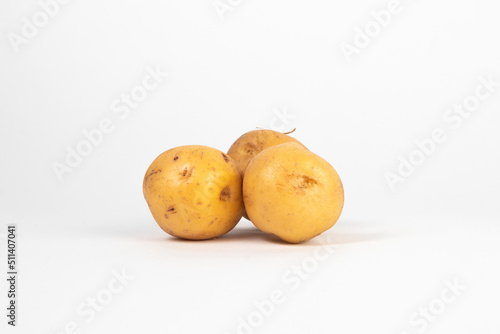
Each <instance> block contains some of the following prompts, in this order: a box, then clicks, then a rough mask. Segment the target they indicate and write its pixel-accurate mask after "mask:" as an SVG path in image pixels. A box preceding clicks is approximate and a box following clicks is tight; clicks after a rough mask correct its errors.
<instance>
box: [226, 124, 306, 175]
mask: <svg viewBox="0 0 500 334" xmlns="http://www.w3.org/2000/svg"><path fill="white" fill-rule="evenodd" d="M288 142H295V143H299V144H301V143H300V142H299V141H298V140H297V139H295V138H293V137H290V136H288V135H286V134H283V133H281V132H277V131H273V130H254V131H250V132H247V133H245V134H243V135H242V136H241V137H240V138H238V139H237V140H236V141H235V142H234V143H233V145H231V147H230V148H229V151H227V154H228V155H229V156H230V157H231V158H233V159H234V161H236V164H237V165H238V168H239V169H240V170H241V172H242V174H244V173H245V170H246V169H247V166H248V164H249V163H250V161H252V159H253V158H254V157H255V156H256V155H257V154H259V153H260V152H262V151H263V150H265V149H266V148H269V147H271V146H275V145H279V144H283V143H288ZM301 145H302V144H301ZM304 147H305V146H304Z"/></svg>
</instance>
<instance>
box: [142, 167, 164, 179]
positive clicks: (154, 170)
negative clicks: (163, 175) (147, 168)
mask: <svg viewBox="0 0 500 334" xmlns="http://www.w3.org/2000/svg"><path fill="white" fill-rule="evenodd" d="M160 172H161V169H153V170H152V171H151V172H150V173H149V174H148V175H146V177H145V178H146V179H148V178H149V177H151V176H153V175H155V174H156V173H160Z"/></svg>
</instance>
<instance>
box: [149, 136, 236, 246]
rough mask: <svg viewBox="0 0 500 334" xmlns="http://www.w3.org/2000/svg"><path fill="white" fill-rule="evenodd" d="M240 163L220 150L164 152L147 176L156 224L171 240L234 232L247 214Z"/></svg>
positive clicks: (197, 148)
mask: <svg viewBox="0 0 500 334" xmlns="http://www.w3.org/2000/svg"><path fill="white" fill-rule="evenodd" d="M241 186H242V179H241V175H240V172H239V170H238V168H237V167H236V163H235V162H234V161H233V159H231V157H228V156H227V155H226V154H224V153H223V152H221V151H219V150H216V149H214V148H210V147H206V146H200V145H191V146H180V147H176V148H173V149H170V150H168V151H165V152H163V153H162V154H160V156H158V157H157V158H156V159H155V160H154V161H153V163H152V164H151V166H149V168H148V170H147V172H146V175H145V176H144V183H143V192H144V198H145V199H146V202H147V203H148V206H149V209H150V210H151V213H152V214H153V218H154V219H155V220H156V222H157V223H158V225H160V227H161V228H162V229H163V230H164V231H165V232H167V233H168V234H170V235H173V236H176V237H179V238H184V239H192V240H203V239H210V238H215V237H218V236H221V235H223V234H225V233H227V232H229V231H230V230H231V229H232V228H233V227H234V226H235V225H236V224H237V223H238V221H239V220H240V219H241V216H242V214H243V210H244V209H243V199H242V191H241Z"/></svg>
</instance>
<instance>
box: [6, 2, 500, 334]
mask: <svg viewBox="0 0 500 334" xmlns="http://www.w3.org/2000/svg"><path fill="white" fill-rule="evenodd" d="M46 1H48V0H46ZM46 1H45V2H46ZM42 2H43V0H42ZM222 2H223V3H227V2H226V1H222ZM229 3H231V4H232V5H231V6H232V7H231V8H232V9H231V11H227V12H225V13H224V15H223V18H224V19H221V16H220V15H218V12H217V11H216V9H215V8H214V6H213V4H214V3H213V2H212V0H205V1H180V0H179V1H153V0H144V1H133V0H131V1H118V0H107V1H93V0H90V1H80V0H72V1H69V2H68V3H67V4H64V5H60V8H59V11H58V12H57V13H56V14H55V15H54V16H53V17H51V18H50V19H49V20H48V23H47V24H46V25H45V26H43V27H41V28H39V30H38V32H37V33H35V34H34V36H32V37H30V38H27V39H26V43H24V44H22V45H19V46H18V52H16V50H15V48H14V47H13V45H12V43H11V42H10V41H9V36H10V37H12V34H13V33H15V34H18V35H20V36H21V33H22V31H21V29H22V27H23V25H24V24H25V23H24V22H25V21H23V18H26V19H28V20H30V21H32V17H33V15H35V14H36V13H38V12H39V11H40V10H41V9H40V5H39V3H38V2H37V1H35V0H25V1H9V0H2V1H1V4H0V37H1V38H0V115H1V119H0V148H1V151H0V171H1V174H0V182H1V183H0V225H1V228H2V231H1V232H2V233H3V239H2V240H1V242H2V245H1V247H2V250H1V252H0V254H1V256H2V260H1V262H2V265H1V267H2V268H5V262H6V260H5V258H6V253H5V249H6V246H5V232H6V231H5V230H6V227H5V226H6V225H7V224H12V223H14V224H17V225H18V240H17V242H18V254H19V273H20V276H19V285H18V290H19V299H18V304H19V309H18V326H17V327H16V328H11V326H7V325H6V321H7V318H6V317H5V315H4V314H5V313H6V311H5V307H6V305H7V298H6V293H7V285H6V281H5V279H4V278H3V277H4V274H1V275H2V276H1V277H2V279H1V284H0V289H1V290H0V296H1V297H0V302H1V307H0V309H2V310H3V311H2V312H1V313H2V314H1V316H0V319H2V320H1V324H0V328H2V333H3V332H6V333H11V332H12V333H46V334H49V333H64V328H65V326H66V325H67V324H68V323H72V322H74V323H76V324H77V326H78V331H74V332H75V333H78V332H80V333H139V332H140V333H143V332H144V333H148V332H151V333H231V334H232V333H237V332H238V324H239V323H240V322H239V321H240V320H238V319H246V320H245V321H247V320H248V317H249V316H251V315H252V314H253V316H256V315H255V314H256V313H255V312H257V311H256V310H257V308H256V307H255V304H254V303H255V302H260V301H262V300H264V299H268V298H269V296H270V295H271V292H272V291H273V290H275V289H278V290H280V291H282V292H283V293H284V302H283V303H281V304H279V305H275V306H274V310H273V312H272V314H270V315H268V316H264V317H263V318H262V319H263V321H261V322H262V323H259V325H258V326H256V327H251V328H250V329H248V328H246V331H245V330H243V329H241V328H240V330H239V332H240V333H251V332H253V333H395V334H399V333H403V332H406V333H412V334H413V333H421V332H425V333H471V332H479V333H484V334H489V333H498V332H499V331H500V323H499V321H498V314H499V313H500V301H499V300H500V288H499V286H498V284H499V283H498V282H500V271H499V270H498V265H499V262H500V261H499V260H500V246H499V242H498V241H499V237H500V228H499V223H500V210H499V206H498V205H499V199H500V195H499V191H498V189H499V187H500V177H499V170H500V150H499V148H500V132H499V130H498V128H499V125H500V115H499V108H500V87H496V91H495V92H494V93H492V94H491V95H490V96H489V97H488V98H487V99H485V100H484V101H481V102H480V105H479V106H478V108H477V109H476V110H475V111H474V112H472V113H471V114H470V116H469V117H468V118H467V119H465V120H464V121H463V122H462V123H461V125H460V126H459V127H458V128H456V129H454V128H452V127H451V125H452V124H451V123H447V122H446V121H445V120H444V118H443V117H444V115H445V113H446V111H447V110H448V109H449V108H452V107H453V105H454V104H459V103H462V102H463V101H464V99H466V98H468V97H470V96H473V95H474V92H475V89H476V87H478V85H479V84H480V79H479V78H480V77H483V78H488V76H492V78H493V79H494V80H496V81H497V82H498V81H500V43H499V38H498V31H500V21H499V20H498V13H499V10H500V6H499V5H498V1H493V0H490V1H488V0H479V1H478V0H474V1H473V0H468V1H466V0H458V1H457V0H455V1H451V0H444V1H429V0H420V1H416V0H402V2H401V5H400V6H401V9H400V12H399V13H398V14H396V15H393V16H392V19H391V22H390V23H389V24H388V25H387V26H386V27H383V28H382V29H381V31H380V32H379V33H378V34H377V35H376V36H374V37H372V38H370V41H369V43H367V44H368V45H367V46H366V47H363V48H360V49H359V53H358V54H355V55H353V56H352V58H351V61H350V62H349V61H348V60H347V58H346V57H345V56H344V54H343V53H342V51H341V47H340V46H341V45H342V44H341V43H342V42H346V43H351V44H352V43H353V40H354V38H355V34H356V31H357V30H356V29H357V28H359V29H364V28H365V25H366V24H368V23H369V22H371V21H373V17H372V16H371V15H370V12H371V11H372V10H376V11H379V10H381V9H384V8H386V7H387V4H388V2H387V1H366V0H365V1H350V2H349V1H348V2H342V3H340V2H333V1H326V0H325V1H312V2H305V1H285V0H276V1H256V0H243V1H240V2H237V1H235V0H233V1H229ZM157 66H159V68H161V69H162V70H163V71H166V72H168V73H169V75H168V77H167V78H165V79H164V80H163V82H161V84H159V86H158V87H157V88H156V89H154V90H153V91H151V92H149V93H148V96H147V98H146V99H145V100H144V101H142V102H141V103H140V104H139V106H138V107H137V108H135V109H132V110H131V111H130V114H129V115H128V116H127V117H125V118H124V119H121V118H119V114H116V113H114V112H113V110H112V108H111V105H112V104H113V103H114V101H116V100H117V99H120V96H121V95H122V94H129V93H130V92H131V90H133V89H134V88H135V87H137V86H138V85H141V83H142V80H143V78H144V77H145V76H146V75H147V68H153V69H154V68H156V67H157ZM284 110H286V113H287V114H288V115H291V116H290V117H288V118H287V119H285V120H284V121H283V120H281V119H278V118H277V116H276V115H277V112H278V113H281V114H282V113H283V111H284ZM106 118H109V119H110V120H111V121H112V122H113V124H114V128H113V131H112V132H111V133H109V134H106V135H105V136H104V139H103V140H102V142H101V143H100V144H99V145H97V146H96V147H94V148H93V150H92V152H91V153H90V154H89V155H88V156H86V157H84V158H83V160H82V162H81V163H80V164H79V165H78V166H77V167H76V168H73V170H72V171H71V172H68V173H65V174H64V175H63V177H62V180H59V179H58V177H57V176H56V173H55V172H54V170H53V164H54V163H55V162H59V163H64V162H65V158H66V154H67V147H68V146H69V147H72V148H73V149H74V148H75V147H76V146H77V145H78V144H79V143H81V142H82V141H83V140H85V137H84V136H83V134H82V131H83V130H92V129H95V128H96V127H97V126H98V125H99V122H101V121H102V120H103V119H106ZM276 125H279V126H280V129H283V130H284V131H285V130H291V129H293V128H297V131H296V132H295V133H294V134H293V135H294V136H295V137H296V138H297V139H299V140H300V141H302V142H303V143H304V144H305V145H306V146H307V147H308V148H309V149H311V150H312V151H313V152H315V153H317V154H319V155H321V156H322V157H324V158H325V159H327V160H328V161H329V162H330V163H331V164H332V165H333V166H334V167H335V168H336V169H337V171H338V172H339V174H340V176H341V178H342V180H343V183H344V187H345V193H346V203H345V208H344V212H343V214H342V217H341V218H340V220H339V222H338V223H337V224H336V225H335V226H334V227H333V228H332V229H331V230H329V231H328V232H326V233H325V234H324V235H323V236H322V237H320V238H316V239H314V240H312V241H309V242H307V243H305V244H302V245H286V244H283V243H280V242H276V240H275V239H272V238H270V237H268V236H266V235H264V234H263V233H262V232H259V231H258V230H256V229H255V228H254V227H253V226H252V225H251V223H249V222H248V221H245V220H244V219H243V220H242V221H241V222H240V224H239V225H238V226H237V227H236V228H235V229H234V230H233V231H232V232H230V233H229V234H228V235H226V236H225V237H223V238H219V239H217V240H211V241H204V242H186V241H180V240H177V239H174V238H172V237H170V236H168V235H166V234H165V233H163V232H162V230H161V229H160V228H159V227H158V226H157V225H156V223H155V222H154V220H153V218H152V217H151V215H150V213H149V211H148V208H147V205H146V203H145V201H144V199H143V196H142V178H143V175H144V173H145V171H146V169H147V167H148V166H149V164H150V163H151V162H152V160H153V159H154V158H155V157H156V156H157V155H158V154H160V153H161V152H163V151H165V150H167V149H169V148H171V147H175V146H179V145H187V144H201V145H207V146H212V147H215V148H218V149H220V150H223V151H226V150H227V149H228V148H229V146H230V145H231V143H232V142H233V141H234V140H235V139H236V138H237V137H239V136H240V135H241V134H242V133H244V132H246V131H250V130H253V129H255V128H256V127H261V128H270V127H274V126H276ZM436 128H442V129H443V130H444V131H445V132H446V135H447V140H446V141H445V142H443V143H440V144H438V145H437V146H436V148H435V149H434V151H433V152H432V153H431V154H430V155H429V156H428V157H426V158H425V161H424V162H423V163H422V164H421V165H420V166H417V167H416V169H415V171H414V172H413V173H412V174H411V175H409V176H408V177H406V178H405V182H404V183H398V184H397V185H396V187H395V190H394V191H391V188H390V186H389V184H388V182H387V181H386V177H385V174H386V173H387V172H393V173H396V172H397V169H398V165H399V160H398V157H399V156H403V157H406V158H408V157H409V155H410V154H412V152H415V150H416V148H417V146H416V144H415V143H414V142H415V141H416V140H423V139H425V138H430V136H431V133H432V132H433V130H434V129H436ZM321 245H323V246H321ZM325 245H326V246H327V247H329V248H328V249H329V250H330V251H331V253H322V255H324V254H327V255H328V256H326V258H324V257H322V260H318V259H317V258H315V257H314V254H317V253H318V251H319V250H325V248H320V247H325ZM315 261H316V262H315ZM311 263H312V264H314V263H316V264H317V265H316V266H313V267H311V266H310V265H311ZM303 265H306V267H307V270H309V271H310V272H309V273H308V274H307V277H305V276H304V277H303V278H301V279H300V286H299V287H298V288H296V287H297V286H295V285H293V284H291V283H290V282H287V280H286V277H291V276H289V275H291V272H290V270H291V269H292V268H294V267H299V268H300V267H301V266H303ZM2 270H3V269H2ZM122 270H125V271H126V272H127V273H128V275H130V276H133V277H134V278H133V279H132V280H131V281H130V282H128V284H127V286H125V287H124V288H123V290H122V291H121V292H119V293H116V294H114V295H112V300H111V301H109V303H108V304H106V305H105V306H104V307H103V310H102V311H100V312H96V314H95V318H93V319H92V320H90V321H87V320H89V319H88V317H86V316H82V315H80V314H78V313H77V308H78V307H79V306H80V305H81V303H85V302H86V301H87V299H88V298H92V297H95V296H97V295H98V294H99V293H101V297H102V296H103V295H102V293H104V292H102V291H103V289H106V288H107V286H108V283H109V282H110V281H111V280H112V279H113V271H118V272H121V271H122ZM4 271H6V270H4ZM454 280H455V281H457V282H459V283H460V285H461V286H463V287H464V288H463V290H461V291H460V293H459V295H458V296H455V297H456V298H454V300H453V302H450V303H446V304H442V303H441V305H445V306H444V309H443V310H441V309H440V310H439V313H440V314H438V315H436V316H435V317H434V316H433V318H432V321H430V320H428V321H427V323H426V327H425V328H423V325H422V323H421V322H420V325H419V326H417V325H415V324H414V323H411V322H410V318H411V317H412V316H414V315H415V312H417V313H418V312H420V311H421V310H422V308H429V305H430V304H433V305H434V307H436V305H438V306H439V305H440V304H439V303H440V302H439V299H440V298H441V297H440V296H441V292H442V291H443V289H446V286H447V285H446V284H447V283H446V282H447V281H450V282H453V281H454ZM436 300H438V301H436ZM441 312H442V313H441ZM258 316H259V315H257V318H258ZM424 323H425V321H424ZM427 325H428V326H427ZM5 329H7V331H6V330H5ZM419 330H420V331H419ZM66 332H67V333H70V332H71V331H66Z"/></svg>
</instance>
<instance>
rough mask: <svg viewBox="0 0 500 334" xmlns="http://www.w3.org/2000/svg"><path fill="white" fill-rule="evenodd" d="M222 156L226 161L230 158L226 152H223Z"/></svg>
mask: <svg viewBox="0 0 500 334" xmlns="http://www.w3.org/2000/svg"><path fill="white" fill-rule="evenodd" d="M222 157H223V158H224V161H225V162H226V163H227V162H229V158H228V157H227V155H225V154H224V153H222Z"/></svg>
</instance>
